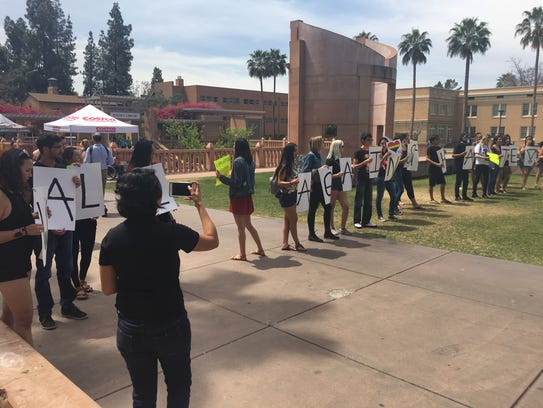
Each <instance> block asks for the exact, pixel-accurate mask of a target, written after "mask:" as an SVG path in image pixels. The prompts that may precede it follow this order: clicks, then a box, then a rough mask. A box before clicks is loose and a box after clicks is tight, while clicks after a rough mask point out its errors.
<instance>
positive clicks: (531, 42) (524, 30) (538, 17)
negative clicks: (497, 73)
mask: <svg viewBox="0 0 543 408" xmlns="http://www.w3.org/2000/svg"><path fill="white" fill-rule="evenodd" d="M522 15H523V16H524V19H523V20H522V22H521V23H520V24H517V27H516V30H515V37H516V36H520V44H521V45H522V48H523V49H524V48H526V47H527V46H530V47H532V48H533V49H534V50H535V66H534V71H535V72H534V92H533V96H532V98H533V99H532V120H531V123H530V135H531V136H534V135H533V131H534V119H535V110H536V97H537V78H538V70H539V49H540V48H541V45H542V43H543V8H541V6H539V7H534V8H533V9H532V11H528V10H526V11H524V12H523V13H522Z"/></svg>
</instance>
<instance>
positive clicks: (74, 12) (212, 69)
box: [0, 0, 541, 93]
mask: <svg viewBox="0 0 543 408" xmlns="http://www.w3.org/2000/svg"><path fill="white" fill-rule="evenodd" d="M60 3H61V6H62V9H63V10H64V13H65V14H66V15H69V16H70V18H71V20H72V23H73V30H74V34H75V36H76V52H77V66H78V68H79V70H82V66H83V50H84V49H85V46H86V44H87V39H88V35H89V31H92V32H93V35H94V38H95V41H96V42H97V39H98V37H99V33H100V31H101V30H104V31H107V20H108V19H109V12H110V11H111V8H112V6H113V1H111V0H93V1H87V0H60ZM118 3H119V7H120V9H121V13H122V16H123V19H124V23H125V24H131V25H132V35H131V37H132V38H133V39H134V48H133V49H132V55H133V57H134V59H133V61H132V69H131V74H132V77H133V80H134V81H135V82H136V83H141V82H142V81H150V80H151V77H152V72H153V68H154V67H158V68H160V69H161V70H162V76H163V79H164V81H173V80H174V79H175V78H177V77H178V76H181V77H182V78H183V79H184V81H185V85H208V86H219V87H228V88H239V89H254V90H259V89H260V85H259V82H258V79H256V78H250V77H249V75H248V73H247V64H246V62H247V59H249V54H250V53H252V52H253V51H255V50H257V49H263V50H268V49H270V48H278V49H280V50H281V52H282V53H284V54H286V55H287V61H288V57H289V39H290V22H291V21H293V20H302V21H304V22H305V23H307V24H311V25H313V26H316V27H320V28H323V29H326V30H329V31H333V32H336V33H338V34H341V35H345V36H346V37H352V36H354V35H356V34H358V33H359V32H361V31H366V32H368V31H369V32H371V33H373V34H375V35H377V37H379V41H380V42H382V43H385V44H388V45H391V46H393V47H397V45H398V43H399V42H400V41H401V37H402V35H403V34H406V33H409V32H411V29H412V28H418V29H419V30H420V31H427V32H428V35H429V38H430V39H431V40H432V43H433V47H432V49H431V51H430V54H429V55H428V56H427V64H425V65H420V66H417V86H420V87H422V86H433V85H435V84H436V83H437V82H438V81H441V82H442V83H444V82H445V81H446V80H447V79H448V78H453V79H456V81H458V83H459V84H460V85H463V82H464V68H465V62H464V60H461V59H460V58H457V57H456V58H449V57H448V56H447V45H446V41H445V40H446V38H447V37H448V36H449V35H450V29H451V28H452V27H453V26H454V24H455V23H458V22H460V21H461V20H462V19H463V18H467V17H477V18H478V19H479V20H480V21H484V22H486V23H487V24H488V28H489V30H490V31H491V33H492V35H491V37H490V43H491V48H490V49H489V50H488V51H487V52H486V54H485V55H480V54H477V55H475V57H474V61H473V64H472V65H471V68H470V83H469V88H470V89H476V88H494V87H495V85H496V79H497V78H498V77H499V76H500V75H501V74H503V73H506V72H508V71H510V70H511V69H512V64H511V62H510V60H511V58H512V57H513V58H517V59H519V60H520V61H521V63H522V64H523V65H525V66H530V67H531V66H533V64H534V61H535V52H533V51H532V50H530V49H526V50H523V49H522V46H521V45H520V41H519V38H518V37H517V38H515V37H514V32H515V26H516V25H517V24H518V23H519V22H521V21H522V18H523V15H522V12H523V11H524V10H531V9H532V8H533V7H538V6H541V3H538V2H535V1H527V0H516V1H513V2H505V1H503V2H502V1H497V0H492V1H488V0H479V1H473V0H470V1H468V0H455V1H452V2H450V3H449V2H446V3H444V2H440V1H435V0H336V1H333V2H331V1H328V0H313V1H307V0H268V1H260V2H256V1H254V0H235V1H232V0H228V1H227V0H207V1H201V0H198V1H196V0H182V1H180V0H156V1H155V2H149V1H142V0H131V1H127V0H119V1H118ZM25 9H26V1H24V0H15V1H14V0H0V10H2V14H1V15H0V17H2V21H3V19H4V17H5V16H9V17H10V18H12V19H14V20H15V19H17V18H19V17H24V14H25ZM5 41H6V37H5V33H4V30H3V26H2V27H1V28H0V42H1V43H4V42H5ZM396 81H397V82H396V86H397V88H410V87H411V86H412V66H411V65H409V66H404V65H402V63H401V58H398V72H397V78H396ZM74 87H75V90H76V91H77V92H79V93H81V92H82V89H83V86H82V76H81V74H79V75H78V76H77V77H76V78H75V81H74ZM264 89H265V90H267V91H271V90H272V89H273V80H272V79H270V80H267V81H265V83H264ZM277 90H278V91H279V92H287V91H288V77H287V76H285V77H282V78H278V82H277Z"/></svg>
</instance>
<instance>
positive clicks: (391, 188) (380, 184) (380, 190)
mask: <svg viewBox="0 0 543 408" xmlns="http://www.w3.org/2000/svg"><path fill="white" fill-rule="evenodd" d="M385 189H386V190H387V192H388V195H389V197H390V204H389V206H388V216H389V217H392V216H393V215H394V210H395V209H396V207H397V206H398V204H397V202H396V185H395V184H394V181H393V179H390V180H388V181H385V178H384V177H377V197H375V209H376V210H377V216H378V217H379V218H380V217H382V216H383V210H382V209H381V202H382V201H383V195H384V194H385Z"/></svg>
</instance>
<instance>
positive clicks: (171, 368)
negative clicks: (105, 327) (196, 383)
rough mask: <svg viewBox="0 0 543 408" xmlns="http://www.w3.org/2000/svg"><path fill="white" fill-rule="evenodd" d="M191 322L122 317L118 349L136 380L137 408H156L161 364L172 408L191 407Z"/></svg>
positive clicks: (182, 319) (185, 317) (133, 392)
mask: <svg viewBox="0 0 543 408" xmlns="http://www.w3.org/2000/svg"><path fill="white" fill-rule="evenodd" d="M190 339H191V333H190V322H189V319H188V317H187V316H186V314H185V315H183V316H181V317H179V318H177V319H173V320H164V321H160V322H141V321H134V320H129V319H126V318H123V317H122V316H121V315H119V323H118V326H117V348H118V349H119V351H120V352H121V355H122V356H123V358H124V361H125V362H126V367H127V368H128V372H129V373H130V378H131V379H132V386H133V391H132V400H133V407H134V408H150V407H153V408H154V407H156V394H157V361H160V365H161V367H162V371H163V372H164V381H165V382H166V387H167V390H168V405H167V406H168V408H174V407H175V408H183V407H188V406H189V400H190V386H191V383H192V375H191V370H190Z"/></svg>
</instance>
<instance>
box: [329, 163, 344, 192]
mask: <svg viewBox="0 0 543 408" xmlns="http://www.w3.org/2000/svg"><path fill="white" fill-rule="evenodd" d="M326 165H327V166H329V167H331V168H332V174H337V173H339V172H340V171H341V168H340V167H339V159H336V160H334V159H326ZM332 190H336V191H342V190H343V184H342V183H341V177H336V178H332Z"/></svg>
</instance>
